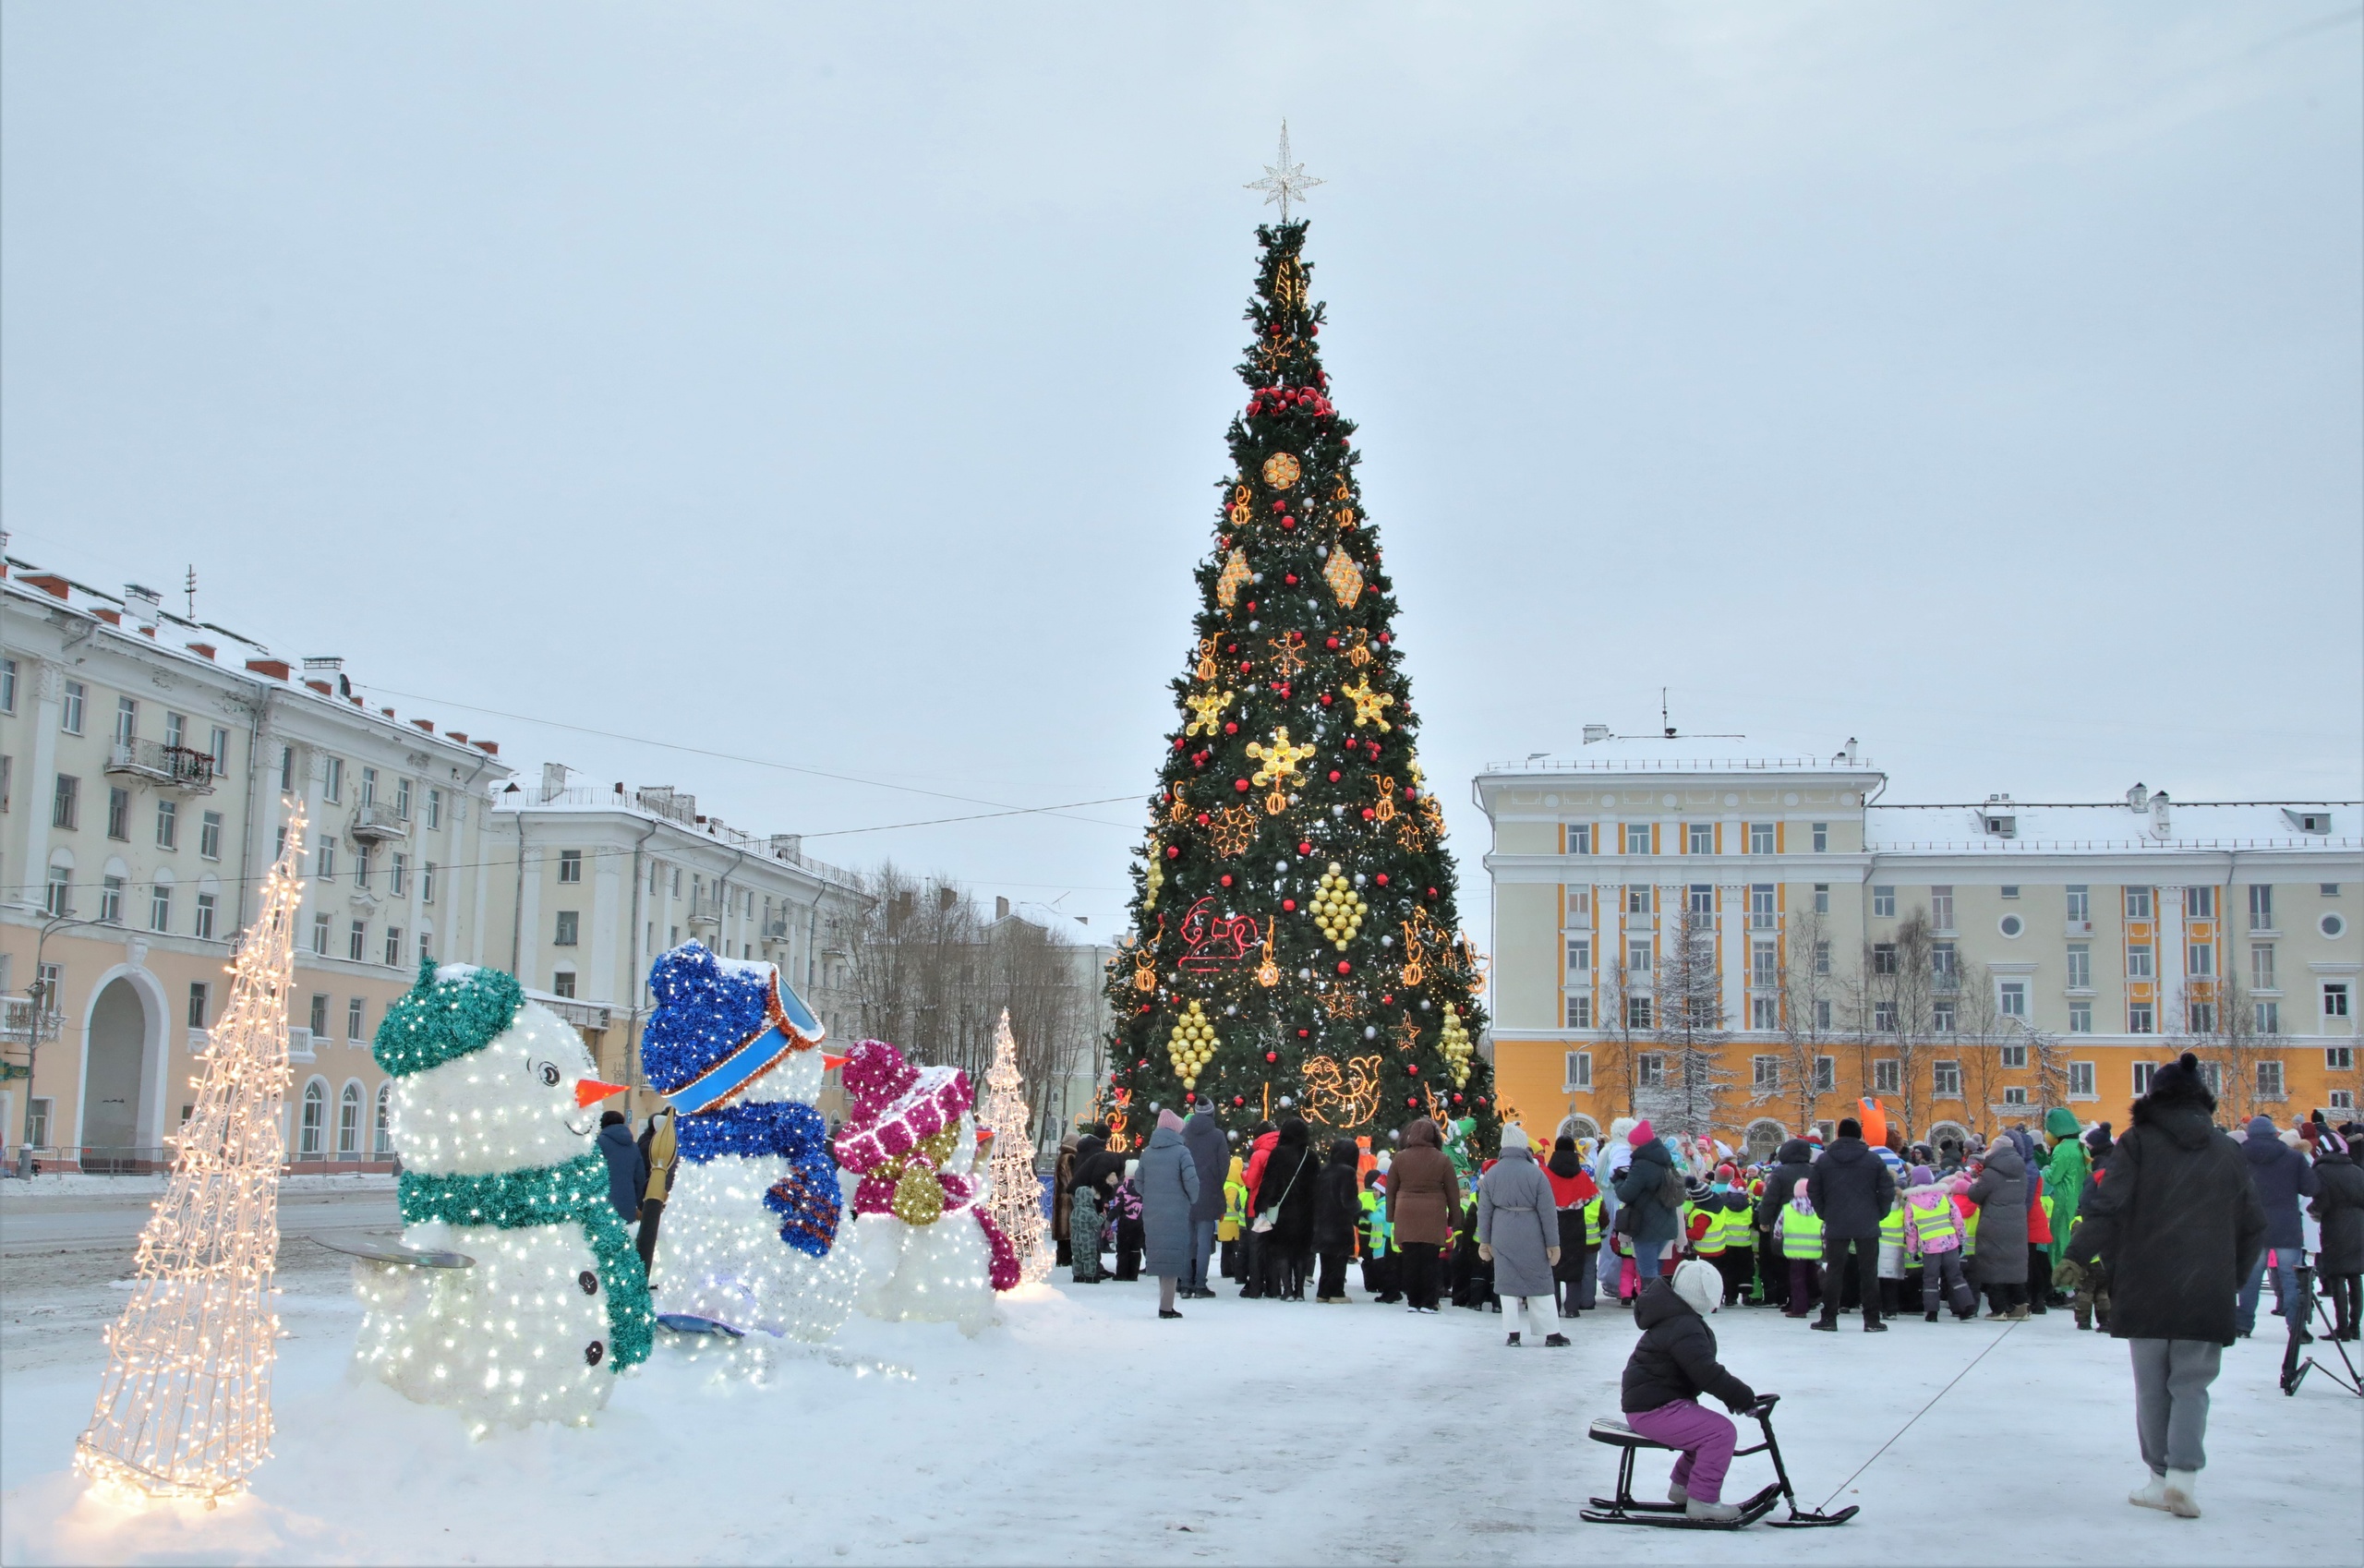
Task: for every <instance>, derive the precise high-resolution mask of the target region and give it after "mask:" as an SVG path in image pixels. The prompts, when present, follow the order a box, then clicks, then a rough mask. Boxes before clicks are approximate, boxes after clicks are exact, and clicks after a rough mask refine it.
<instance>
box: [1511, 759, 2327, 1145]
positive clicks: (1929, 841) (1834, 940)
mask: <svg viewBox="0 0 2364 1568" xmlns="http://www.w3.org/2000/svg"><path fill="white" fill-rule="evenodd" d="M1596 736H1597V737H1598V738H1594V737H1596ZM1887 788H1888V778H1887V776H1886V775H1885V774H1884V773H1882V772H1880V771H1879V770H1878V769H1877V768H1876V767H1874V766H1872V764H1871V763H1870V762H1869V761H1868V760H1865V759H1862V758H1859V757H1858V756H1857V755H1856V754H1855V752H1854V749H1853V744H1852V742H1850V745H1849V747H1848V748H1847V749H1846V750H1844V751H1842V752H1840V753H1839V754H1837V755H1835V756H1833V757H1831V758H1829V759H1827V760H1823V759H1816V758H1779V757H1765V756H1759V755H1754V754H1750V753H1749V751H1748V750H1747V749H1746V748H1745V746H1744V745H1741V744H1729V743H1724V742H1716V741H1712V740H1692V739H1683V738H1672V739H1663V740H1661V739H1657V738H1642V739H1627V738H1610V737H1607V736H1606V734H1605V732H1603V731H1600V730H1599V729H1598V727H1595V730H1594V731H1593V735H1592V736H1588V739H1587V741H1586V744H1584V745H1583V746H1582V747H1581V748H1580V750H1579V752H1578V753H1577V754H1576V755H1574V756H1570V757H1564V758H1555V757H1550V756H1538V757H1536V758H1533V759H1530V760H1529V761H1527V762H1525V763H1517V764H1502V765H1499V766H1494V767H1490V768H1489V769H1488V770H1487V771H1486V772H1484V773H1483V774H1481V775H1479V776H1478V778H1477V780H1476V783H1475V792H1476V796H1477V800H1478V804H1479V806H1480V807H1481V808H1482V809H1483V810H1484V811H1485V813H1486V814H1487V819H1488V821H1489V823H1490V826H1491V843H1490V847H1489V852H1488V854H1487V856H1486V861H1485V863H1486V868H1487V872H1488V874H1489V876H1490V880H1491V887H1492V896H1493V915H1494V959H1495V961H1494V970H1493V978H1494V984H1493V986H1492V988H1491V991H1490V995H1489V998H1488V999H1489V1001H1490V1004H1491V1006H1492V1008H1493V1027H1492V1044H1493V1050H1494V1063H1495V1071H1496V1074H1497V1078H1498V1081H1499V1084H1500V1088H1501V1093H1502V1097H1503V1100H1504V1102H1505V1104H1509V1105H1510V1106H1512V1107H1513V1108H1515V1109H1518V1110H1521V1111H1523V1112H1524V1113H1525V1114H1526V1115H1527V1116H1528V1117H1529V1118H1530V1121H1536V1120H1545V1119H1549V1120H1554V1121H1559V1122H1561V1123H1562V1124H1563V1125H1569V1126H1573V1127H1574V1128H1575V1129H1576V1130H1579V1131H1584V1130H1592V1129H1598V1128H1605V1127H1606V1126H1607V1125H1608V1122H1609V1120H1610V1118H1611V1117H1613V1116H1618V1115H1623V1114H1627V1113H1628V1111H1629V1110H1630V1109H1631V1108H1632V1107H1633V1105H1634V1103H1635V1102H1636V1100H1637V1099H1640V1100H1646V1099H1648V1098H1649V1097H1650V1095H1651V1094H1652V1093H1653V1092H1663V1091H1665V1090H1666V1089H1667V1088H1668V1085H1667V1082H1666V1077H1665V1075H1667V1074H1668V1073H1670V1071H1671V1070H1672V1068H1671V1052H1672V1049H1673V1045H1672V1044H1671V1043H1670V1037H1671V1036H1675V1035H1680V1034H1681V1033H1682V1032H1683V1031H1681V1030H1680V1029H1678V1028H1675V1027H1674V1025H1675V1023H1676V1020H1675V1019H1672V1018H1670V1016H1669V1009H1668V1007H1667V1005H1666V998H1665V996H1664V995H1661V993H1662V992H1663V991H1664V990H1665V989H1666V987H1667V985H1668V983H1669V979H1668V977H1669V973H1670V958H1671V957H1674V956H1676V955H1675V952H1674V945H1675V944H1676V943H1678V942H1680V941H1681V940H1682V934H1683V933H1685V932H1688V933H1690V934H1691V935H1692V936H1693V939H1694V941H1695V944H1697V946H1696V947H1695V949H1694V950H1695V952H1697V953H1699V954H1700V955H1701V956H1702V961H1704V964H1705V965H1706V973H1705V983H1706V985H1707V995H1711V996H1712V997H1713V999H1714V1003H1715V1005H1714V1006H1713V1007H1707V1006H1705V1005H1704V1004H1699V1003H1694V1004H1691V1005H1690V1006H1691V1007H1692V1008H1694V1009H1695V1011H1696V1012H1697V1014H1698V1015H1699V1016H1700V1017H1701V1019H1703V1021H1705V1022H1706V1023H1707V1026H1708V1027H1707V1033H1708V1034H1710V1035H1713V1036H1714V1037H1716V1041H1717V1043H1716V1047H1715V1054H1716V1055H1717V1057H1718V1059H1719V1064H1720V1076H1721V1078H1722V1080H1723V1081H1722V1085H1721V1087H1720V1088H1719V1092H1718V1095H1717V1096H1716V1098H1717V1103H1718V1109H1717V1115H1718V1116H1719V1118H1720V1122H1721V1125H1720V1126H1719V1130H1720V1131H1721V1132H1722V1134H1723V1135H1724V1136H1725V1137H1726V1139H1727V1140H1728V1141H1735V1142H1737V1141H1739V1140H1740V1139H1739V1138H1736V1137H1735V1135H1741V1136H1742V1137H1744V1138H1745V1139H1746V1140H1747V1141H1749V1142H1751V1143H1753V1144H1758V1145H1763V1144H1767V1143H1778V1142H1779V1139H1780V1138H1781V1137H1783V1136H1788V1135H1791V1134H1793V1133H1795V1132H1797V1131H1800V1130H1802V1128H1800V1127H1798V1126H1797V1125H1796V1124H1797V1123H1799V1122H1800V1121H1801V1120H1802V1119H1803V1118H1802V1117H1801V1116H1800V1115H1799V1109H1798V1108H1799V1106H1800V1104H1802V1103H1803V1101H1804V1100H1805V1099H1810V1098H1812V1096H1801V1094H1800V1093H1799V1090H1800V1087H1801V1085H1800V1077H1801V1075H1811V1076H1812V1077H1813V1078H1814V1079H1815V1092H1816V1093H1819V1094H1827V1096H1828V1109H1827V1114H1825V1113H1824V1112H1823V1111H1821V1110H1816V1111H1815V1117H1814V1119H1815V1120H1816V1121H1819V1122H1824V1123H1828V1122H1831V1121H1835V1120H1836V1119H1837V1118H1838V1117H1839V1116H1843V1115H1845V1114H1847V1110H1846V1108H1847V1106H1849V1105H1851V1104H1852V1102H1853V1100H1854V1099H1855V1098H1856V1097H1858V1096H1861V1095H1866V1094H1873V1095H1877V1096H1879V1097H1881V1098H1882V1099H1883V1101H1884V1102H1885V1103H1887V1104H1889V1105H1890V1106H1891V1108H1895V1107H1899V1106H1902V1105H1907V1104H1909V1105H1910V1106H1911V1107H1912V1110H1913V1112H1914V1113H1915V1120H1916V1122H1917V1125H1915V1126H1914V1127H1913V1128H1912V1132H1913V1134H1914V1135H1915V1136H1924V1135H1926V1134H1927V1133H1929V1132H1931V1131H1933V1130H1934V1131H1937V1132H1940V1133H1943V1132H1945V1131H1948V1130H1951V1131H1960V1130H1962V1129H1965V1128H1970V1129H1976V1130H1980V1131H1985V1130H1988V1129H1990V1128H1993V1127H1995V1126H1997V1125H2008V1123H2009V1122H2011V1121H2014V1120H2020V1119H2032V1118H2033V1117H2036V1116H2041V1114H2042V1111H2043V1109H2044V1104H2045V1102H2046V1101H2047V1100H2051V1101H2055V1102H2058V1103H2065V1104H2069V1105H2070V1106H2071V1108H2072V1109H2075V1110H2076V1111H2077V1112H2078V1113H2079V1114H2080V1116H2084V1117H2086V1118H2087V1119H2093V1118H2096V1117H2109V1118H2112V1119H2117V1120H2120V1121H2122V1119H2123V1115H2124V1109H2125V1106H2126V1104H2127V1102H2128V1101H2129V1100H2130V1099H2131V1098H2132V1097H2133V1096H2134V1095H2136V1094H2139V1093H2140V1092H2141V1091H2142V1089H2143V1087H2144V1086H2145V1084H2146V1082H2147V1080H2148V1076H2149V1073H2150V1071H2151V1070H2152V1069H2153V1067H2155V1066H2156V1065H2157V1064H2159V1063H2160V1062H2162V1061H2165V1060H2169V1059H2171V1058H2172V1057H2173V1055H2175V1053H2176V1052H2177V1050H2181V1049H2185V1048H2193V1049H2196V1050H2198V1051H2199V1052H2200V1054H2201V1055H2202V1057H2203V1059H2206V1060H2208V1061H2209V1062H2210V1064H2211V1067H2210V1070H2212V1071H2217V1072H2220V1073H2230V1074H2233V1075H2235V1076H2236V1077H2237V1082H2232V1083H2229V1084H2227V1085H2226V1088H2227V1090H2228V1091H2229V1092H2227V1093H2226V1094H2225V1098H2226V1099H2227V1101H2228V1102H2229V1103H2231V1104H2234V1105H2236V1106H2240V1107H2247V1108H2252V1109H2258V1110H2273V1111H2275V1112H2276V1114H2277V1115H2280V1116H2285V1117H2286V1116H2287V1115H2289V1114H2291V1113H2292V1112H2293V1111H2296V1112H2297V1113H2298V1114H2304V1113H2305V1111H2307V1110H2309V1109H2311V1108H2313V1107H2316V1106H2322V1107H2326V1108H2330V1109H2334V1110H2338V1109H2352V1108H2353V1106H2354V1104H2355V1100H2356V1096H2357V1094H2358V1092H2359V1090H2364V1074H2359V1072H2358V1061H2357V1057H2356V1043H2355V1031H2356V1026H2355V1011H2356V1000H2357V999H2356V990H2357V986H2358V979H2359V971H2364V930H2359V928H2358V918H2359V916H2364V887H2359V884H2364V805H2359V802H2355V801H2344V802H2322V801H2311V802H2309V801H2264V802H2181V801H2173V800H2170V798H2169V797H2168V794H2167V793H2166V792H2165V791H2164V790H2149V789H2146V788H2144V787H2142V786H2139V785H2138V786H2136V787H2135V788H2134V789H2132V790H2129V791H2128V793H2127V795H2126V796H2125V797H2124V798H2122V799H2119V800H2114V801H2107V802H2016V801H2014V800H2013V799H2012V798H2011V797H2010V796H2008V795H2004V794H1996V795H1995V796H1992V797H1990V798H1988V799H1986V800H1984V801H1977V802H1961V803H1958V804H1937V805H1891V804H1886V803H1882V796H1883V794H1884V792H1885V791H1886V790H1887ZM1905 952H1910V953H1912V954H1914V955H1917V956H1916V957H1914V958H1912V959H1903V958H1900V954H1901V953H1905ZM1900 964H1904V965H1906V966H1907V967H1916V966H1917V967H1918V968H1919V969H1920V970H1921V971H1924V973H1925V983H1919V984H1917V985H1903V986H1902V987H1901V989H1900V982H1901V981H1903V980H1906V979H1909V978H1911V977H1909V976H1900V975H1899V974H1898V972H1897V971H1898V969H1899V966H1900ZM1695 968H1696V966H1695ZM1973 982H1974V984H1975V987H1976V988H1975V989H1974V990H1973V989H1972V983H1973ZM1907 993H1910V994H1911V995H1910V998H1909V999H1908V1000H1905V1001H1901V1002H1900V1001H1899V1000H1898V999H1897V998H1898V997H1900V996H1903V995H1906V994H1907ZM1899 1007H1907V1008H1909V1009H1910V1010H1911V1012H1912V1016H1911V1017H1910V1018H1900V1017H1899V1016H1898V1012H1897V1009H1898V1008H1899ZM1612 1065H1613V1070H1612ZM1547 1113H1548V1114H1547Z"/></svg>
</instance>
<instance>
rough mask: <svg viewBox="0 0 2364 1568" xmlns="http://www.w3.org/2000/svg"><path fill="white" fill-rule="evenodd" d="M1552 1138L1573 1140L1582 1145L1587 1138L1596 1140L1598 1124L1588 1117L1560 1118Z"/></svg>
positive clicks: (1598, 1129) (1598, 1133)
mask: <svg viewBox="0 0 2364 1568" xmlns="http://www.w3.org/2000/svg"><path fill="white" fill-rule="evenodd" d="M1552 1136H1553V1137H1554V1138H1573V1139H1574V1140H1576V1141H1577V1142H1578V1143H1582V1142H1583V1141H1584V1140H1586V1139H1587V1138H1591V1139H1598V1138H1599V1137H1600V1124H1598V1122H1596V1121H1594V1120H1593V1119H1592V1118H1591V1117H1590V1116H1562V1118H1561V1119H1560V1126H1559V1129H1558V1130H1557V1131H1556V1132H1554V1133H1553V1134H1552Z"/></svg>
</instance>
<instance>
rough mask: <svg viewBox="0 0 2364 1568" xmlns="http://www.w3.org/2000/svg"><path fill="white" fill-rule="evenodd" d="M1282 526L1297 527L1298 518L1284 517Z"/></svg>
mask: <svg viewBox="0 0 2364 1568" xmlns="http://www.w3.org/2000/svg"><path fill="white" fill-rule="evenodd" d="M1281 526H1282V527H1283V528H1284V529H1288V528H1294V527H1296V526H1297V519H1296V518H1294V517H1284V518H1282V519H1281ZM1248 608H1249V609H1254V608H1256V607H1255V606H1253V605H1250V606H1248Z"/></svg>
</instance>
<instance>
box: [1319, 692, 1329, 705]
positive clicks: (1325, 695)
mask: <svg viewBox="0 0 2364 1568" xmlns="http://www.w3.org/2000/svg"><path fill="white" fill-rule="evenodd" d="M1321 706H1323V707H1328V706H1330V694H1329V693H1327V692H1324V693H1322V694H1321Z"/></svg>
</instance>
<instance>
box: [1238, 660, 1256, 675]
mask: <svg viewBox="0 0 2364 1568" xmlns="http://www.w3.org/2000/svg"><path fill="white" fill-rule="evenodd" d="M1255 668H1256V667H1255V666H1254V665H1253V664H1250V663H1249V662H1248V660H1246V659H1244V658H1243V659H1241V660H1240V661H1239V672H1240V673H1241V674H1242V675H1245V674H1247V673H1248V671H1249V670H1251V669H1255Z"/></svg>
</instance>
